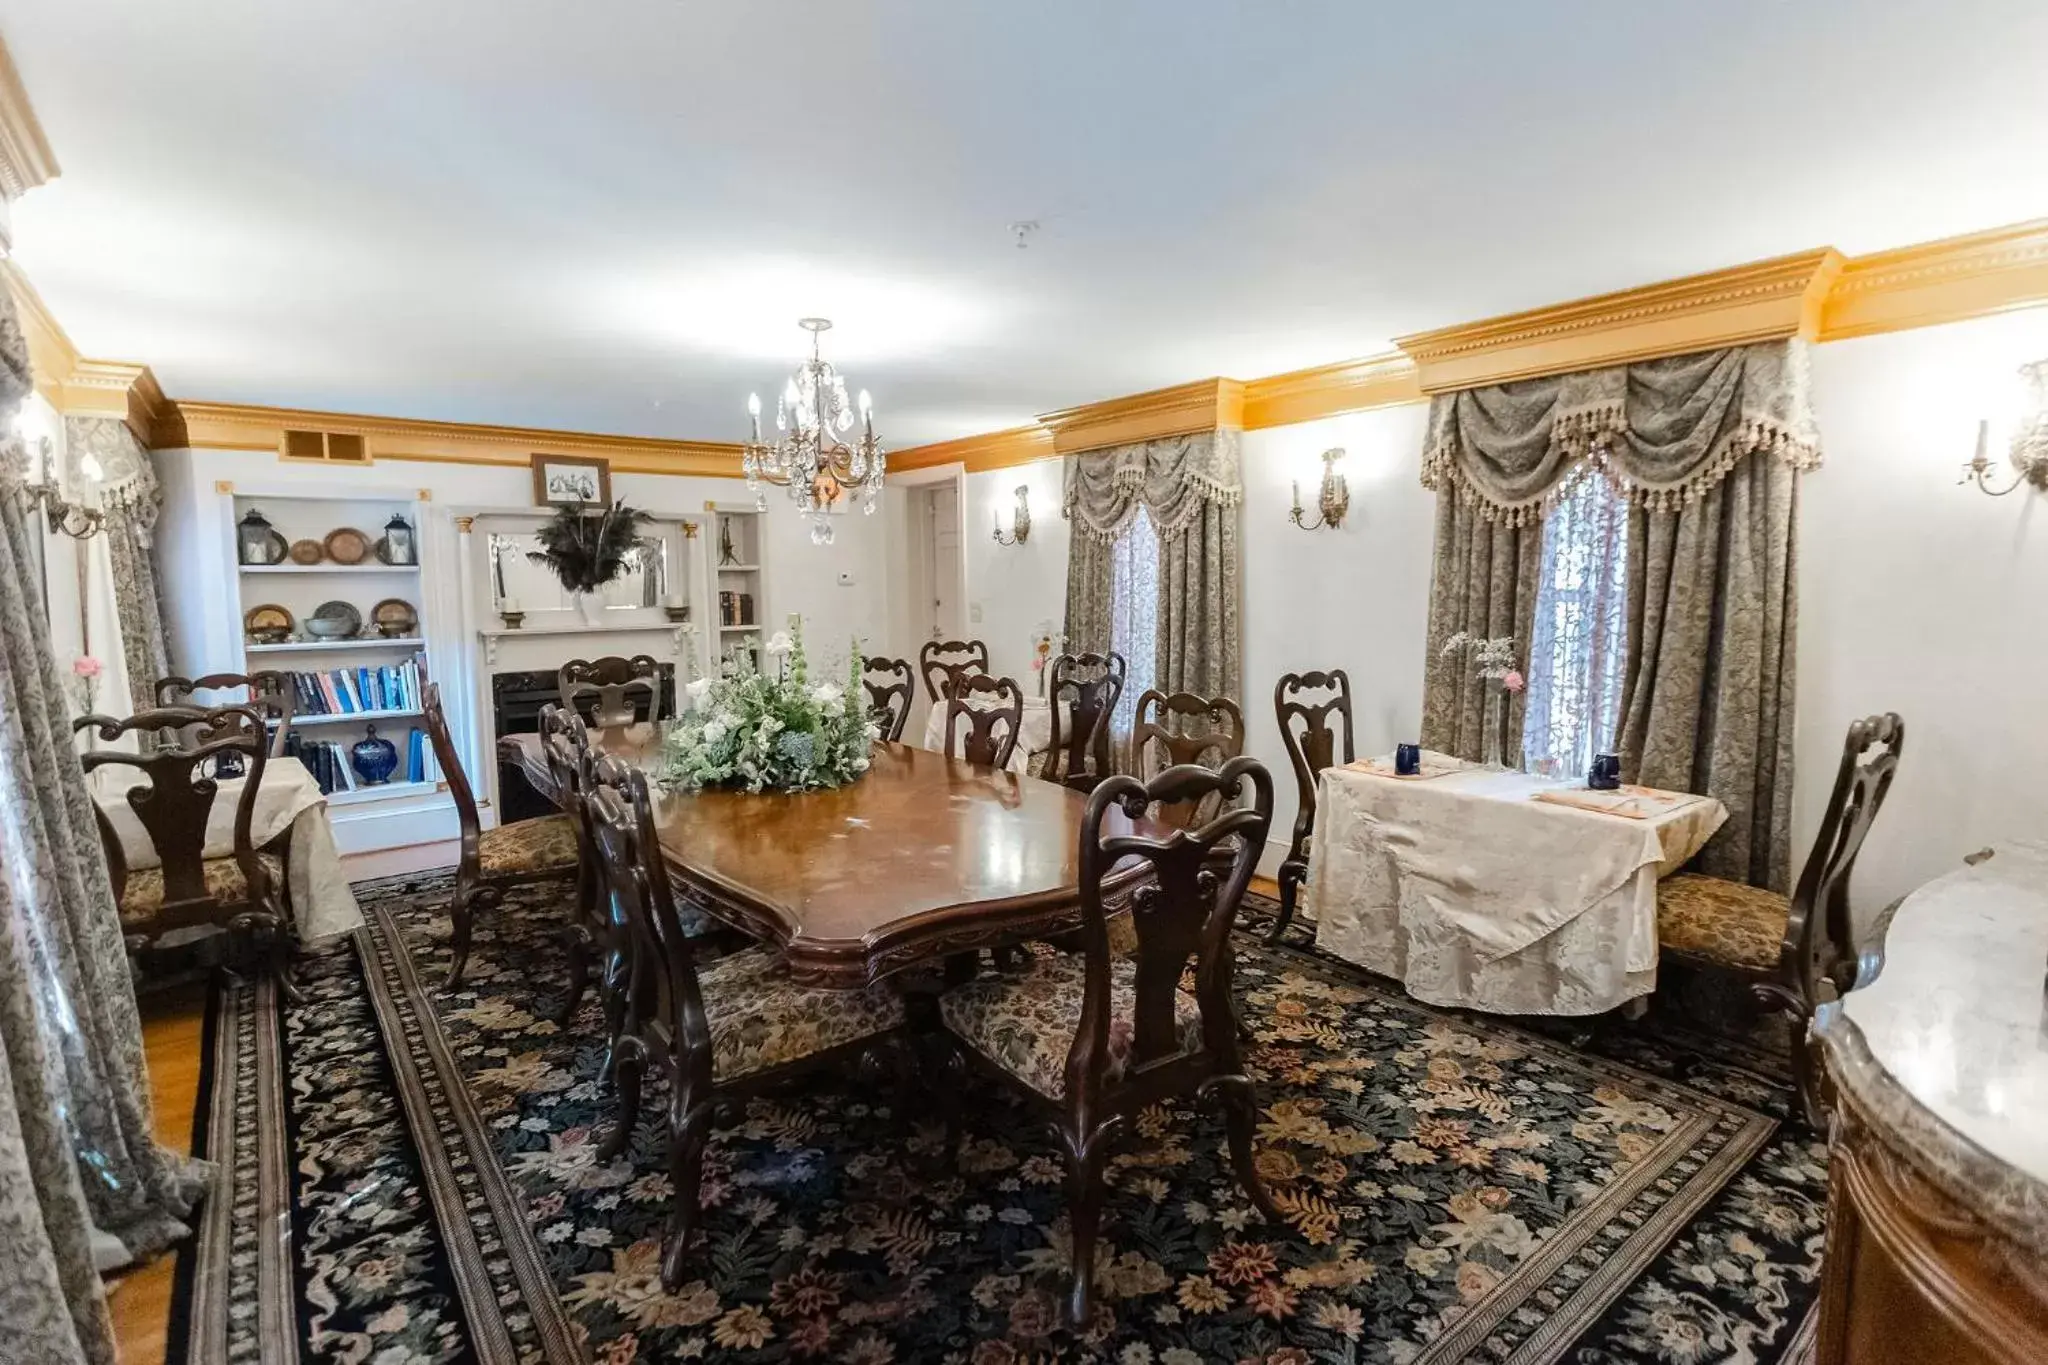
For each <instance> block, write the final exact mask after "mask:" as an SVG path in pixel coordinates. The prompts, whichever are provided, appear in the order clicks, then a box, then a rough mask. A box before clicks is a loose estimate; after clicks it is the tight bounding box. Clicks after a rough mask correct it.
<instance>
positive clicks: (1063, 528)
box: [913, 460, 1067, 693]
mask: <svg viewBox="0 0 2048 1365" xmlns="http://www.w3.org/2000/svg"><path fill="white" fill-rule="evenodd" d="M966 486H967V491H966V505H965V507H964V509H963V510H962V513H961V524H962V527H963V532H962V534H963V536H964V540H965V544H964V546H963V551H964V554H963V557H964V559H965V560H966V564H967V616H966V622H967V631H968V634H969V636H970V637H971V638H973V639H977V640H986V641H987V642H988V654H989V667H990V669H991V670H992V671H993V672H994V673H995V675H996V676H997V677H999V678H1015V679H1017V681H1018V682H1019V683H1020V684H1022V685H1023V688H1024V690H1025V691H1026V692H1027V693H1028V692H1035V691H1037V689H1038V681H1039V679H1038V675H1037V674H1035V673H1033V672H1032V671H1031V657H1032V644H1033V641H1034V639H1035V636H1036V632H1037V630H1038V629H1039V627H1040V626H1041V625H1042V624H1044V623H1045V622H1047V621H1050V622H1051V623H1052V628H1053V629H1054V630H1058V629H1060V626H1061V623H1062V621H1063V619H1064V618H1065V616H1066V614H1067V520H1066V518H1065V517H1062V516H1061V515H1060V462H1059V461H1058V460H1039V461H1036V462H1034V463H1032V464H1027V465H1018V466H1015V467H1013V468H1010V469H992V470H989V471H987V472H985V473H980V474H969V475H968V476H967V480H966ZM1019 486H1023V487H1026V488H1029V489H1030V490H1031V538H1030V539H1029V540H1027V541H1025V542H1024V543H1023V544H1022V545H998V544H997V543H996V540H995V536H994V534H993V532H994V529H995V526H996V522H997V521H998V519H1000V521H1001V523H1002V528H1003V534H1004V535H1006V536H1007V535H1009V534H1010V521H1011V517H1012V515H1013V513H1014V512H1015V510H1016V506H1017V489H1018V487H1019ZM913 652H914V651H913Z"/></svg>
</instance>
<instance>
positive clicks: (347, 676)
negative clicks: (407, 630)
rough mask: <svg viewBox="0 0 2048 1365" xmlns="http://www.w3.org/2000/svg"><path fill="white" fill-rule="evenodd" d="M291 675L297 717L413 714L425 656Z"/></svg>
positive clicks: (424, 675)
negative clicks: (363, 666) (409, 712)
mask: <svg viewBox="0 0 2048 1365" xmlns="http://www.w3.org/2000/svg"><path fill="white" fill-rule="evenodd" d="M292 676H293V691H294V694H295V698H296V700H297V703H298V705H297V707H296V711H297V714H299V715H301V716H349V715H355V714H356V713H358V712H361V711H417V710H419V709H420V705H421V699H422V698H423V697H424V696H425V693H426V683H427V656H426V655H425V654H423V653H416V654H414V655H413V656H412V657H411V658H410V659H407V660H405V661H404V662H403V663H398V664H384V665H382V666H380V667H377V668H330V669H327V670H325V671H323V672H318V673H311V672H308V673H296V674H293V675H292Z"/></svg>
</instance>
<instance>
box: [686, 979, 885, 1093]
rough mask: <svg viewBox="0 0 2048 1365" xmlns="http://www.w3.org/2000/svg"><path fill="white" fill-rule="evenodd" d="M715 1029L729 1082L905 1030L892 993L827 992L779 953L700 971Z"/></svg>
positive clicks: (715, 1073)
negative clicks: (802, 980) (795, 972)
mask: <svg viewBox="0 0 2048 1365" xmlns="http://www.w3.org/2000/svg"><path fill="white" fill-rule="evenodd" d="M697 985H698V989H699V990H701V991H702V992H703V996H704V1017H705V1020H706V1022H707V1023H709V1025H710V1028H711V1074H712V1079H713V1080H716V1081H729V1080H732V1079H734V1078H736V1077H739V1076H745V1075H749V1074H751V1073H753V1072H756V1071H766V1070H768V1069H770V1068H771V1067H778V1066H784V1065H787V1064H788V1063H791V1062H796V1061H800V1060H802V1059H804V1058H806V1057H811V1056H814V1055H816V1054H817V1053H820V1052H823V1051H825V1050H826V1049H828V1048H835V1047H841V1046H844V1045H845V1044H847V1043H854V1042H858V1041H860V1040H861V1039H863V1038H870V1037H874V1036H875V1035H877V1034H882V1033H887V1032H889V1031H890V1030H891V1029H897V1028H901V1027H903V1023H904V1014H903V997H902V996H900V995H898V994H897V993H896V992H895V991H894V990H892V989H890V988H889V987H887V986H870V987H868V988H867V989H866V990H860V991H845V990H822V989H820V988H818V987H816V986H804V985H799V984H797V983H796V982H794V981H792V980H791V979H790V977H789V973H788V972H787V971H786V970H785V969H784V968H783V967H782V965H781V963H780V961H779V960H778V958H777V956H776V954H775V953H773V952H771V951H770V950H768V949H766V948H748V949H745V950H743V951H741V952H737V953H732V954H730V955H728V956H726V957H722V958H719V959H718V960H717V961H716V962H712V963H709V964H707V965H705V966H701V967H699V968H698V969H697Z"/></svg>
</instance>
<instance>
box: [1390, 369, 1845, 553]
mask: <svg viewBox="0 0 2048 1365" xmlns="http://www.w3.org/2000/svg"><path fill="white" fill-rule="evenodd" d="M1759 452H1768V453H1769V454H1772V455H1775V456H1776V457H1778V458H1779V459H1781V460H1783V461H1785V463H1786V464H1788V465H1790V466H1791V467H1792V468H1793V469H1795V470H1806V469H1811V468H1814V467H1815V466H1817V465H1818V464H1819V463H1820V436H1819V433H1818V431H1817V429H1816V427H1815V425H1814V421H1813V413H1812V409H1811V407H1810V405H1809V401H1808V391H1807V357H1806V347H1805V343H1803V342H1800V341H1796V340H1786V341H1767V342H1759V343H1757V344H1755V345H1751V346H1735V347H1730V348H1729V349H1727V350H1720V351H1701V352H1698V353H1696V354H1693V355H1680V356H1664V357H1660V358H1658V359H1655V360H1643V361H1637V362H1636V363H1634V364H1630V365H1617V366H1612V367H1610V368H1607V369H1600V370H1582V371H1579V372H1577V373H1575V374H1565V375H1551V376H1546V377H1544V378H1541V379H1523V380H1517V381H1515V382H1513V383H1508V384H1495V385H1488V386H1486V387H1483V388H1476V389H1463V390H1460V391H1458V392H1456V393H1445V394H1438V395H1437V396H1436V397H1435V398H1434V399H1433V400H1431V403H1430V408H1429V437H1428V443H1427V445H1426V446H1425V447H1424V450H1423V457H1422V485H1423V487H1425V488H1430V489H1435V490H1437V491H1438V492H1443V493H1453V492H1454V493H1455V494H1456V495H1457V497H1458V500H1459V501H1460V502H1462V503H1465V504H1468V505H1470V506H1472V507H1474V508H1475V509H1476V510H1477V511H1478V513H1479V515H1481V516H1482V517H1484V518H1485V519H1486V520H1488V521H1505V522H1506V523H1507V524H1508V525H1510V526H1519V525H1522V524H1524V523H1526V522H1531V521H1536V520H1540V519H1541V518H1542V517H1543V515H1544V513H1545V511H1546V509H1547V508H1548V507H1549V505H1550V504H1551V502H1553V501H1554V500H1555V499H1556V498H1557V497H1558V496H1559V495H1560V493H1561V492H1562V491H1563V490H1564V489H1565V487H1566V486H1567V485H1568V484H1569V482H1570V481H1571V480H1573V479H1574V478H1577V477H1579V476H1581V475H1583V474H1585V473H1587V472H1589V471H1594V470H1597V471H1599V472H1602V473H1604V474H1605V475H1606V476H1607V477H1608V478H1610V479H1612V480H1614V482H1615V484H1616V486H1617V487H1618V488H1619V489H1620V491H1621V492H1622V494H1623V495H1624V496H1626V497H1627V498H1628V499H1629V500H1630V501H1631V502H1634V503H1636V504H1637V505H1639V506H1642V507H1645V508H1647V509H1649V510H1651V511H1673V510H1677V509H1678V508H1681V507H1684V506H1687V505H1689V504H1690V503H1692V502H1694V501H1696V500H1697V499H1698V498H1700V497H1701V496H1702V495H1703V494H1705V493H1706V492H1707V491H1708V490H1710V489H1712V488H1713V487H1714V486H1715V485H1717V484H1719V483H1720V482H1721V480H1723V479H1724V478H1726V477H1727V476H1728V473H1729V471H1730V470H1732V469H1734V468H1735V466H1736V465H1738V464H1739V463H1741V461H1742V460H1743V459H1744V458H1745V457H1747V456H1749V455H1752V454H1755V453H1759Z"/></svg>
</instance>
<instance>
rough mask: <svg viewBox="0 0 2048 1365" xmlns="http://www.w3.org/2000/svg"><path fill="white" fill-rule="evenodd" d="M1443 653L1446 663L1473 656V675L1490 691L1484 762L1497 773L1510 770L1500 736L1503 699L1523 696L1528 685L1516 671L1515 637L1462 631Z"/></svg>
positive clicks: (1486, 719) (1485, 721) (1487, 702)
mask: <svg viewBox="0 0 2048 1365" xmlns="http://www.w3.org/2000/svg"><path fill="white" fill-rule="evenodd" d="M1441 653H1442V655H1443V657H1444V658H1446V659H1448V658H1451V657H1452V656H1454V655H1458V654H1466V655H1470V656H1471V659H1472V667H1473V671H1474V673H1475V674H1476V676H1477V677H1478V679H1479V682H1480V685H1481V686H1482V687H1484V688H1485V689H1486V713H1485V717H1484V719H1483V721H1482V722H1481V725H1482V727H1483V729H1484V734H1483V735H1482V736H1481V738H1482V740H1483V741H1484V744H1485V749H1484V756H1483V757H1482V758H1481V760H1480V761H1481V763H1483V764H1484V765H1485V766H1486V767H1488V768H1492V769H1494V770H1496V771H1498V770H1500V769H1502V768H1505V767H1507V764H1506V763H1504V762H1502V761H1501V741H1500V732H1501V722H1502V720H1503V719H1504V716H1503V712H1504V711H1505V709H1506V708H1505V706H1504V701H1503V699H1504V696H1505V694H1507V693H1509V692H1520V691H1521V690H1522V687H1523V685H1524V681H1525V680H1524V679H1523V677H1522V673H1521V670H1520V669H1518V668H1516V667H1515V637H1514V636H1512V635H1494V636H1482V635H1474V634H1472V633H1471V632H1469V631H1463V630H1461V631H1458V632H1456V633H1455V634H1453V635H1452V636H1451V637H1450V638H1449V639H1448V640H1445V641H1444V647H1443V649H1442V651H1441Z"/></svg>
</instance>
